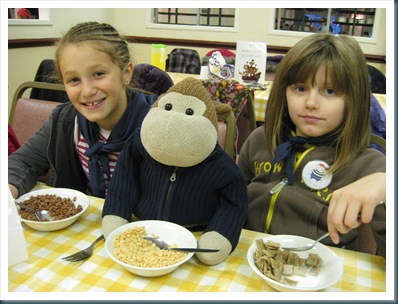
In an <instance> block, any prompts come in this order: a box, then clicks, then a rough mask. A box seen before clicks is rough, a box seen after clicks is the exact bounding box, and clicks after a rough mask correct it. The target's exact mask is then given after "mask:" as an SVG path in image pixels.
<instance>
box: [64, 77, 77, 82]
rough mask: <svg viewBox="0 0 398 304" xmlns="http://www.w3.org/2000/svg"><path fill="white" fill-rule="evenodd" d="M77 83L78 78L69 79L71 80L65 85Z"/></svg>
mask: <svg viewBox="0 0 398 304" xmlns="http://www.w3.org/2000/svg"><path fill="white" fill-rule="evenodd" d="M78 81H79V79H78V78H71V79H68V80H67V81H66V83H76V82H78Z"/></svg>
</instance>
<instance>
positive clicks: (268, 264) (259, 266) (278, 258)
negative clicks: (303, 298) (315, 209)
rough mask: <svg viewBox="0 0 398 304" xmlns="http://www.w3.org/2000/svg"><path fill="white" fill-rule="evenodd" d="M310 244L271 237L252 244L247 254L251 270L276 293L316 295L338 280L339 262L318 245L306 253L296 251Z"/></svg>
mask: <svg viewBox="0 0 398 304" xmlns="http://www.w3.org/2000/svg"><path fill="white" fill-rule="evenodd" d="M313 242H314V240H312V239H309V238H305V237H302V236H296V235H273V236H268V237H265V238H263V239H257V240H255V241H254V242H253V244H252V245H251V246H250V248H249V250H248V252H247V260H248V262H249V265H250V267H251V268H252V270H253V271H254V272H255V273H256V274H257V275H258V276H259V277H261V278H262V279H263V280H265V281H266V282H267V283H268V285H270V286H271V287H272V288H274V289H276V290H278V291H292V292H299V291H319V290H323V289H325V288H328V287H330V286H332V285H333V284H335V283H336V282H337V281H339V280H340V279H341V276H342V275H343V262H342V260H341V258H339V257H338V256H337V255H336V254H335V253H334V252H333V251H332V250H331V249H329V248H328V247H326V246H325V245H323V244H321V243H317V244H316V246H315V247H314V248H312V249H310V250H306V251H292V250H287V249H282V248H281V247H287V248H289V247H298V246H305V245H308V244H312V243H313Z"/></svg>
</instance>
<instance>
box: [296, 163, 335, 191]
mask: <svg viewBox="0 0 398 304" xmlns="http://www.w3.org/2000/svg"><path fill="white" fill-rule="evenodd" d="M328 168H329V165H328V164H327V163H325V162H324V161H322V160H313V161H310V162H308V163H307V164H306V165H305V166H304V169H303V172H302V175H301V177H302V178H303V180H304V183H305V184H306V185H307V186H308V187H309V188H311V189H314V190H321V189H324V188H326V187H327V186H329V185H330V183H331V181H332V177H333V176H332V174H331V173H328V172H327V169H328Z"/></svg>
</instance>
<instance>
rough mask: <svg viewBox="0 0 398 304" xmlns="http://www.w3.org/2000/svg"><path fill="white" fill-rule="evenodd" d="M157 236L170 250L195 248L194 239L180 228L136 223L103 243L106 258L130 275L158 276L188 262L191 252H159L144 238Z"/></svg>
mask: <svg viewBox="0 0 398 304" xmlns="http://www.w3.org/2000/svg"><path fill="white" fill-rule="evenodd" d="M144 236H151V237H155V238H156V237H158V238H160V239H162V240H164V241H166V242H167V243H168V244H170V245H171V246H172V247H180V248H182V247H189V248H197V241H196V238H195V236H194V235H193V234H192V232H190V231H189V230H188V229H186V228H185V227H183V226H180V225H177V224H175V223H172V222H167V221H159V220H143V221H136V222H132V223H129V224H126V225H123V226H121V227H119V228H116V229H115V230H113V231H112V232H111V233H110V234H109V236H108V237H107V238H106V241H105V250H106V252H107V254H108V256H109V257H110V258H111V259H112V260H113V261H115V262H116V263H117V264H119V265H120V266H122V267H124V268H125V269H127V270H128V271H130V272H132V273H133V274H136V275H139V276H143V277H157V276H162V275H165V274H168V273H170V272H172V271H174V270H175V269H177V268H178V267H179V266H180V265H182V264H184V263H185V262H187V261H188V260H189V259H190V258H191V257H192V256H193V253H187V252H181V251H175V250H161V249H159V248H158V247H156V245H155V244H154V243H153V242H151V241H148V240H146V239H144V238H143V237H144Z"/></svg>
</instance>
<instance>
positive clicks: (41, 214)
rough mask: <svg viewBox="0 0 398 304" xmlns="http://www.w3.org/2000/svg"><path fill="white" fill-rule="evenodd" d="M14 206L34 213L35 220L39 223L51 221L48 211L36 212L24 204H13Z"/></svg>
mask: <svg viewBox="0 0 398 304" xmlns="http://www.w3.org/2000/svg"><path fill="white" fill-rule="evenodd" d="M15 204H17V205H18V206H19V207H21V208H24V209H29V210H31V211H33V212H34V213H35V215H36V217H37V219H38V220H39V221H41V222H49V221H52V220H53V219H52V217H51V215H50V211H48V210H39V211H37V210H35V209H34V208H32V207H30V206H27V205H25V204H22V203H18V202H15Z"/></svg>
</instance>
